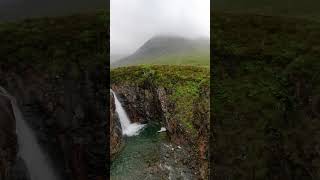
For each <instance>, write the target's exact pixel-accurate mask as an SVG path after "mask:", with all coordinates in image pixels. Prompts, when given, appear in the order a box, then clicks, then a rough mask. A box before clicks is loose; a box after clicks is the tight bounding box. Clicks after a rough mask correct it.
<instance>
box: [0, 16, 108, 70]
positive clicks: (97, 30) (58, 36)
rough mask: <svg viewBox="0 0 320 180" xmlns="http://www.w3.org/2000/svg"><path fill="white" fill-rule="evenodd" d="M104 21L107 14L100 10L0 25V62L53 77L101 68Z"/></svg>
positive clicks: (104, 60) (105, 45) (104, 54)
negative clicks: (43, 72)
mask: <svg viewBox="0 0 320 180" xmlns="http://www.w3.org/2000/svg"><path fill="white" fill-rule="evenodd" d="M108 22H109V18H108V13H107V12H104V11H101V12H97V13H90V14H77V15H71V16H66V17H51V18H49V17H47V18H36V19H27V20H23V21H19V22H11V23H2V24H0V37H1V42H0V57H1V59H0V62H1V64H2V65H6V66H10V65H11V66H16V67H17V68H18V67H24V66H26V65H29V67H33V68H34V69H38V70H41V71H46V72H50V73H54V74H59V73H61V72H62V71H66V69H67V68H70V67H79V68H80V69H81V68H82V69H85V68H86V67H89V66H90V67H91V66H95V65H101V66H102V65H104V64H107V63H108V62H109V60H108V58H106V57H107V52H108V49H109V44H108V43H107V41H106V38H108V36H109V33H108V24H109V23H108ZM71 71H72V68H71Z"/></svg>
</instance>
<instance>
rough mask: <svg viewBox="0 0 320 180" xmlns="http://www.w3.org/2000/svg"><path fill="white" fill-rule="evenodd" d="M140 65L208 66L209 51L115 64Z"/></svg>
mask: <svg viewBox="0 0 320 180" xmlns="http://www.w3.org/2000/svg"><path fill="white" fill-rule="evenodd" d="M132 64H135V65H139V64H140V65H142V64H157V65H161V64H163V65H164V64H168V65H170V64H171V65H179V64H180V65H196V66H208V65H209V64H210V53H209V52H203V51H202V52H193V53H190V54H188V53H186V54H172V55H163V56H158V57H155V58H141V59H137V60H135V61H134V62H130V63H129V62H123V63H121V62H119V64H116V65H115V66H125V65H132Z"/></svg>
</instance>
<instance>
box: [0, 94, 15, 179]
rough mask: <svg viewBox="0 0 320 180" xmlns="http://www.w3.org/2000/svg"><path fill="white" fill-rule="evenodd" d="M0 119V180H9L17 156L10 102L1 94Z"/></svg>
mask: <svg viewBox="0 0 320 180" xmlns="http://www.w3.org/2000/svg"><path fill="white" fill-rule="evenodd" d="M0 117H1V118H0V179H9V178H11V177H10V176H11V175H12V174H11V172H12V169H13V168H14V164H15V160H16V156H17V150H18V147H17V136H16V134H15V120H14V114H13V111H12V107H11V102H10V100H9V99H8V98H7V97H5V96H3V95H1V94H0Z"/></svg>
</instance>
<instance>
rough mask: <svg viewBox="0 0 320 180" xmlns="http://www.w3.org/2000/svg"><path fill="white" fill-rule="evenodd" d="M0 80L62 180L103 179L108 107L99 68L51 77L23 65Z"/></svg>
mask: <svg viewBox="0 0 320 180" xmlns="http://www.w3.org/2000/svg"><path fill="white" fill-rule="evenodd" d="M75 72H76V73H75ZM0 76H1V77H3V78H2V80H1V81H0V83H1V85H3V86H4V87H5V88H6V89H7V90H8V91H9V92H10V94H12V95H14V96H15V98H16V99H17V100H18V103H19V105H20V108H21V110H22V112H23V115H24V118H25V120H26V121H27V123H28V124H29V125H30V127H32V129H33V130H34V132H35V134H36V136H37V139H38V142H39V143H40V145H41V147H42V148H43V150H44V151H45V152H47V153H48V156H49V159H50V160H51V161H52V163H53V166H54V167H55V169H56V171H57V172H59V174H60V176H61V177H62V179H84V180H85V179H89V180H90V179H92V180H93V179H94V180H95V179H97V178H104V177H106V175H107V172H106V169H107V168H106V160H107V156H106V152H108V149H107V148H108V145H107V143H106V142H108V140H107V136H106V134H107V129H108V127H107V125H108V122H107V111H106V107H108V104H107V95H106V89H107V88H106V84H107V82H106V78H105V77H107V76H106V71H105V69H104V68H103V67H94V68H85V67H76V66H68V67H65V70H64V73H61V74H56V75H53V74H49V73H45V72H40V71H38V70H35V69H34V68H32V67H30V66H27V65H24V66H21V67H10V66H9V67H6V68H5V67H2V68H0ZM13 152H15V151H13ZM13 152H11V153H13Z"/></svg>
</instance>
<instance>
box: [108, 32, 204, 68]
mask: <svg viewBox="0 0 320 180" xmlns="http://www.w3.org/2000/svg"><path fill="white" fill-rule="evenodd" d="M209 50H210V40H209V38H196V39H190V38H185V37H181V36H170V35H158V36H154V37H152V38H151V39H149V40H148V41H146V42H145V43H144V44H143V45H142V46H141V47H140V48H139V49H138V50H137V51H136V52H134V53H133V54H131V55H129V56H127V57H125V58H120V59H119V60H117V61H113V62H112V63H111V65H112V66H120V65H133V64H140V63H150V62H151V61H152V60H153V59H159V58H162V57H163V58H166V57H170V56H171V57H172V56H176V57H177V58H178V57H181V56H186V55H194V54H205V55H209ZM159 63H161V62H159Z"/></svg>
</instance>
